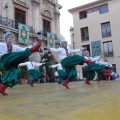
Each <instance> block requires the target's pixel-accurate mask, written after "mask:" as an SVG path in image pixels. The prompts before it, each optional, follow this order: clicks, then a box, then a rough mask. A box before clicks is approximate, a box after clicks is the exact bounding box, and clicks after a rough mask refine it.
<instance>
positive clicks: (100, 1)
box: [68, 0, 111, 13]
mask: <svg viewBox="0 0 120 120" xmlns="http://www.w3.org/2000/svg"><path fill="white" fill-rule="evenodd" d="M108 1H111V0H97V1H94V2H90V3H88V4H84V5H81V6H78V7H75V8H72V9H69V10H68V11H69V12H70V13H72V12H74V11H77V10H80V9H88V8H90V7H93V6H95V5H99V4H102V3H106V2H108Z"/></svg>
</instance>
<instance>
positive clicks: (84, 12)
mask: <svg viewBox="0 0 120 120" xmlns="http://www.w3.org/2000/svg"><path fill="white" fill-rule="evenodd" d="M79 18H80V19H83V18H87V12H86V10H85V11H81V12H79Z"/></svg>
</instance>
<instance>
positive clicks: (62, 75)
mask: <svg viewBox="0 0 120 120" xmlns="http://www.w3.org/2000/svg"><path fill="white" fill-rule="evenodd" d="M49 67H51V68H57V73H56V74H58V77H59V81H58V84H61V83H64V81H65V79H66V76H65V71H64V70H63V67H62V65H61V63H58V64H55V65H51V66H49Z"/></svg>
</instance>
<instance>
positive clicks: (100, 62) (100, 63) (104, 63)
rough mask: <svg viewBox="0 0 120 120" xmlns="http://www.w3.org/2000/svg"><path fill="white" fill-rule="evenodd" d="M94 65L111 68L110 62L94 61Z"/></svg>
mask: <svg viewBox="0 0 120 120" xmlns="http://www.w3.org/2000/svg"><path fill="white" fill-rule="evenodd" d="M95 63H97V64H99V65H105V66H109V67H112V64H111V63H110V62H102V61H96V62H95Z"/></svg>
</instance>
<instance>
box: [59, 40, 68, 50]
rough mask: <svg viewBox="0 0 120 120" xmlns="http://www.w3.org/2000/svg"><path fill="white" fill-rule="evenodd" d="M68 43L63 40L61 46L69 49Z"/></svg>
mask: <svg viewBox="0 0 120 120" xmlns="http://www.w3.org/2000/svg"><path fill="white" fill-rule="evenodd" d="M67 45H68V42H67V41H66V40H61V41H60V46H61V47H63V48H67Z"/></svg>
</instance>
